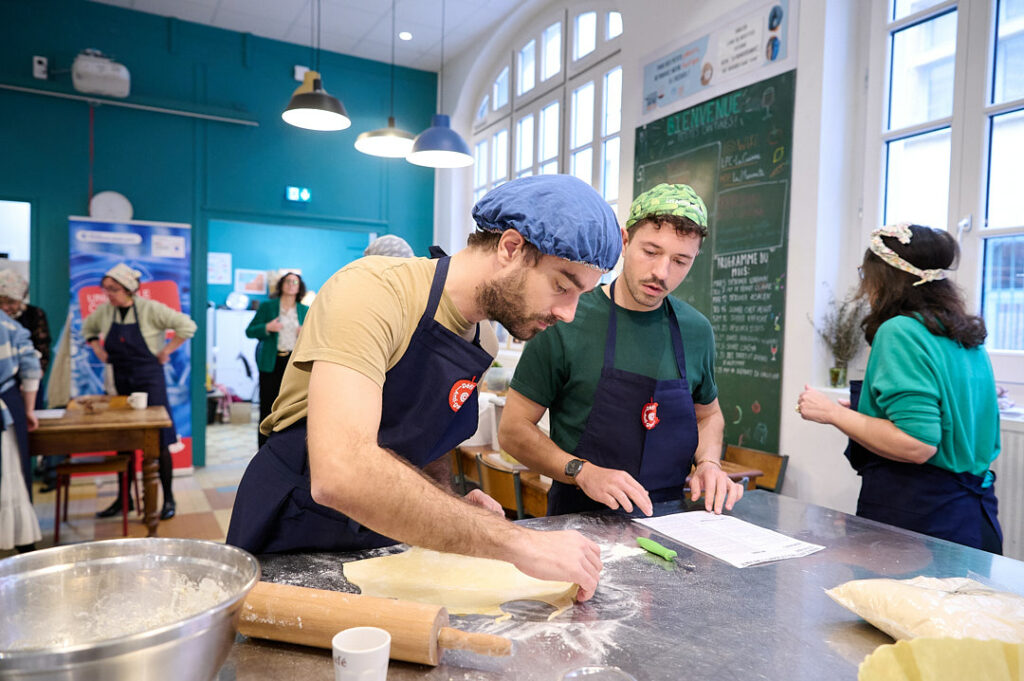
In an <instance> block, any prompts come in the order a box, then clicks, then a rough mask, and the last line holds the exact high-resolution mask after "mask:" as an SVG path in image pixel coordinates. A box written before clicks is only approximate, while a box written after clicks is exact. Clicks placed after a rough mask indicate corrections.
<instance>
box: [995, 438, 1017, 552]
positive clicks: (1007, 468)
mask: <svg viewBox="0 0 1024 681" xmlns="http://www.w3.org/2000/svg"><path fill="white" fill-rule="evenodd" d="M1000 436H1001V440H1002V452H1001V453H1000V454H999V457H998V458H997V459H996V460H995V461H994V462H993V463H992V470H993V471H995V473H996V476H998V478H997V480H996V496H997V497H999V523H1000V524H1001V525H1002V526H1003V555H1005V556H1008V557H1010V558H1016V559H1017V560H1024V421H1010V420H1005V419H1004V420H1003V422H1002V428H1001V431H1000Z"/></svg>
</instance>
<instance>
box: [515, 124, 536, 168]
mask: <svg viewBox="0 0 1024 681" xmlns="http://www.w3.org/2000/svg"><path fill="white" fill-rule="evenodd" d="M532 167H533V114H530V115H529V116H525V117H523V118H520V119H519V121H518V122H517V123H516V171H521V170H528V169H530V168H532Z"/></svg>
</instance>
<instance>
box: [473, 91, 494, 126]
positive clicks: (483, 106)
mask: <svg viewBox="0 0 1024 681" xmlns="http://www.w3.org/2000/svg"><path fill="white" fill-rule="evenodd" d="M490 103H491V98H490V96H489V95H484V98H483V99H482V100H480V106H478V107H477V109H476V119H477V120H478V121H482V120H483V119H484V117H485V116H486V115H487V106H488V105H489V104H490Z"/></svg>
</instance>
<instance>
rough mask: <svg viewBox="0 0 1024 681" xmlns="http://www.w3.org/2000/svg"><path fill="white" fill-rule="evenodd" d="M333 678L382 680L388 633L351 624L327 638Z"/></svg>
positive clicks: (388, 649)
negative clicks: (331, 657) (332, 655)
mask: <svg viewBox="0 0 1024 681" xmlns="http://www.w3.org/2000/svg"><path fill="white" fill-rule="evenodd" d="M331 647H332V648H333V649H334V681H385V679H387V678H388V656H389V655H390V653H391V634H389V633H388V632H387V631H385V630H384V629H378V628H377V627H352V628H351V629H345V630H344V631H339V632H338V633H337V634H335V635H334V638H333V639H331Z"/></svg>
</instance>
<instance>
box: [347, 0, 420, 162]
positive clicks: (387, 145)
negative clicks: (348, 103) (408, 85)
mask: <svg viewBox="0 0 1024 681" xmlns="http://www.w3.org/2000/svg"><path fill="white" fill-rule="evenodd" d="M412 141H413V135H412V133H411V132H406V131H405V130H400V129H398V128H396V127H395V0H391V115H390V116H388V127H386V128H380V129H378V130H370V131H368V132H364V133H360V135H359V137H357V138H356V150H357V151H361V152H363V153H364V154H369V155H370V156H381V157H383V158H404V157H405V156H408V155H409V152H410V151H412Z"/></svg>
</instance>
